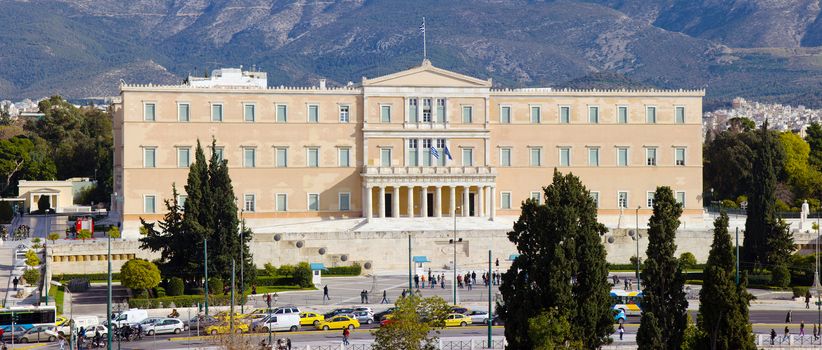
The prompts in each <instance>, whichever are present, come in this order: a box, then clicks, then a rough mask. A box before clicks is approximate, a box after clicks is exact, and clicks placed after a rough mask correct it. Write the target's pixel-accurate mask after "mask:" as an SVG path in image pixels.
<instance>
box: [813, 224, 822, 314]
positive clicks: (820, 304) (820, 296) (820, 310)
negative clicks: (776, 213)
mask: <svg viewBox="0 0 822 350" xmlns="http://www.w3.org/2000/svg"><path fill="white" fill-rule="evenodd" d="M819 214H820V212H819V209H817V210H816V244H814V246H815V250H816V254H814V260H816V271H814V274H813V289H814V291H815V292H816V324H817V325H819V326H820V327H822V286H820V284H819V229H820V227H819Z"/></svg>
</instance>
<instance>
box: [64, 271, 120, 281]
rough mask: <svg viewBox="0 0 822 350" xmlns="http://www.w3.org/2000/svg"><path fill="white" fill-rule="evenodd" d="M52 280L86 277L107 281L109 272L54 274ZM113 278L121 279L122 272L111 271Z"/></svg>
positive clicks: (115, 279) (89, 279) (90, 279)
mask: <svg viewBox="0 0 822 350" xmlns="http://www.w3.org/2000/svg"><path fill="white" fill-rule="evenodd" d="M51 279H52V280H55V281H69V280H73V279H84V280H88V281H106V280H108V274H107V273H86V274H83V273H65V274H60V275H52V276H51ZM111 280H112V281H119V280H120V273H119V272H112V273H111Z"/></svg>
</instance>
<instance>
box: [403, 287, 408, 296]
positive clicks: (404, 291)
mask: <svg viewBox="0 0 822 350" xmlns="http://www.w3.org/2000/svg"><path fill="white" fill-rule="evenodd" d="M406 293H408V292H407V291H406V290H405V288H403V289H402V298H405V294H406Z"/></svg>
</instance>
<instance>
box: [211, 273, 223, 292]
mask: <svg viewBox="0 0 822 350" xmlns="http://www.w3.org/2000/svg"><path fill="white" fill-rule="evenodd" d="M208 292H209V294H222V293H223V280H222V279H220V278H219V277H211V278H209V279H208Z"/></svg>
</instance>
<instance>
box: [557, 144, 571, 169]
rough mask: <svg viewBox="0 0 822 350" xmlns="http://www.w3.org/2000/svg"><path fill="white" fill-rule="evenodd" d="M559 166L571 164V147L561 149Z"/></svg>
mask: <svg viewBox="0 0 822 350" xmlns="http://www.w3.org/2000/svg"><path fill="white" fill-rule="evenodd" d="M559 166H571V149H570V148H567V147H562V148H560V149H559Z"/></svg>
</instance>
